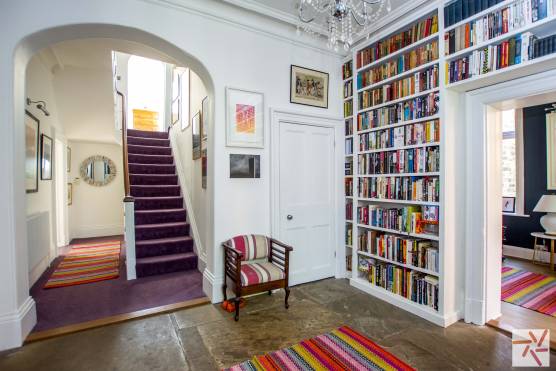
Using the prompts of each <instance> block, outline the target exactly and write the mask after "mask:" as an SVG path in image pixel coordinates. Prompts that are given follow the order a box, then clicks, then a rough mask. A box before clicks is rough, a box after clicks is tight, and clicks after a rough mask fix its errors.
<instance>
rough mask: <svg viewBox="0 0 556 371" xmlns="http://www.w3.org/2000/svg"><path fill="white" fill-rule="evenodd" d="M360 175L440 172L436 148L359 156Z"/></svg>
mask: <svg viewBox="0 0 556 371" xmlns="http://www.w3.org/2000/svg"><path fill="white" fill-rule="evenodd" d="M359 169H360V171H361V174H365V175H374V174H409V173H433V172H437V171H439V170H440V151H439V150H438V147H437V146H431V147H423V148H409V149H398V150H393V151H388V152H385V151H383V152H374V153H365V154H362V155H359Z"/></svg>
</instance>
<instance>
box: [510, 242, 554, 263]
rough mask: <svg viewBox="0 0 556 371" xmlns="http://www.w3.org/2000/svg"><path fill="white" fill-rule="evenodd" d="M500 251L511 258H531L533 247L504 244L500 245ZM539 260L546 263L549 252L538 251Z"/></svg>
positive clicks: (548, 259) (548, 258)
mask: <svg viewBox="0 0 556 371" xmlns="http://www.w3.org/2000/svg"><path fill="white" fill-rule="evenodd" d="M502 253H503V254H504V256H509V257H513V258H519V259H525V260H533V249H526V248H524V247H518V246H511V245H504V246H502ZM538 256H539V258H540V261H542V262H545V263H548V262H550V253H549V252H548V251H540V252H539V255H538Z"/></svg>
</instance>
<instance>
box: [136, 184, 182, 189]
mask: <svg viewBox="0 0 556 371" xmlns="http://www.w3.org/2000/svg"><path fill="white" fill-rule="evenodd" d="M131 187H137V188H169V187H174V188H175V187H179V185H178V184H132V185H131Z"/></svg>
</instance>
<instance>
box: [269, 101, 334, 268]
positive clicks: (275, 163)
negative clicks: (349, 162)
mask: <svg viewBox="0 0 556 371" xmlns="http://www.w3.org/2000/svg"><path fill="white" fill-rule="evenodd" d="M282 122H287V123H292V124H300V125H311V126H320V127H327V128H332V129H334V152H335V153H334V172H333V179H334V192H333V194H334V199H333V200H332V203H333V205H334V209H335V212H334V213H333V214H334V219H333V222H332V223H333V225H334V228H333V233H334V251H335V256H336V259H335V276H336V277H337V278H340V277H343V276H344V275H343V274H342V272H341V269H342V266H343V265H342V263H343V261H342V260H341V259H343V254H340V253H339V252H340V251H343V248H342V247H343V245H344V243H343V236H344V234H343V226H344V224H345V215H344V214H345V210H344V209H345V208H344V202H343V201H344V177H343V171H344V158H343V156H344V146H345V142H344V140H343V138H344V132H343V130H344V127H343V119H342V118H338V117H332V116H324V115H315V114H308V113H302V112H295V111H285V110H280V109H273V108H271V109H270V128H271V132H270V169H271V170H270V222H271V226H270V227H271V235H272V237H274V238H277V239H280V238H281V237H282V236H280V172H279V169H280V152H279V151H280V124H281V123H282ZM294 248H295V246H294Z"/></svg>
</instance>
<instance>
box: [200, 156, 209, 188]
mask: <svg viewBox="0 0 556 371" xmlns="http://www.w3.org/2000/svg"><path fill="white" fill-rule="evenodd" d="M207 167H208V158H207V150H206V149H204V150H202V151H201V187H202V188H203V189H207V171H208V169H207Z"/></svg>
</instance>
